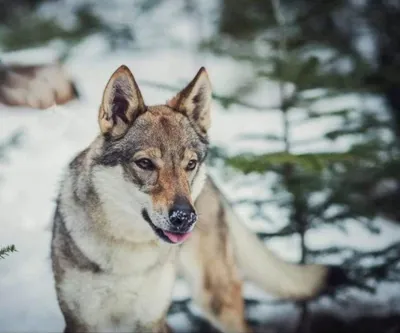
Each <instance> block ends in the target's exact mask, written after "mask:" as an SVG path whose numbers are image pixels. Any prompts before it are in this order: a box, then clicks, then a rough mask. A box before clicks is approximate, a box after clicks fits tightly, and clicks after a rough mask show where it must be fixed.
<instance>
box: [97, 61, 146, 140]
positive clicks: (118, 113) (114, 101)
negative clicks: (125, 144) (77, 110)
mask: <svg viewBox="0 0 400 333" xmlns="http://www.w3.org/2000/svg"><path fill="white" fill-rule="evenodd" d="M145 111H146V106H145V104H144V101H143V97H142V94H141V93H140V90H139V87H138V85H137V83H136V81H135V79H134V77H133V75H132V73H131V71H130V70H129V68H128V67H126V66H125V65H122V66H120V67H119V68H118V69H117V70H116V71H115V72H114V74H113V75H112V76H111V78H110V80H109V81H108V83H107V86H106V88H105V89H104V93H103V101H102V103H101V106H100V111H99V125H100V130H101V132H102V133H103V134H104V135H107V136H110V137H112V138H120V137H122V136H123V135H124V134H125V133H126V132H127V131H128V129H129V127H130V126H131V125H132V123H133V122H134V121H135V119H136V118H137V117H138V116H140V115H141V114H142V113H144V112H145Z"/></svg>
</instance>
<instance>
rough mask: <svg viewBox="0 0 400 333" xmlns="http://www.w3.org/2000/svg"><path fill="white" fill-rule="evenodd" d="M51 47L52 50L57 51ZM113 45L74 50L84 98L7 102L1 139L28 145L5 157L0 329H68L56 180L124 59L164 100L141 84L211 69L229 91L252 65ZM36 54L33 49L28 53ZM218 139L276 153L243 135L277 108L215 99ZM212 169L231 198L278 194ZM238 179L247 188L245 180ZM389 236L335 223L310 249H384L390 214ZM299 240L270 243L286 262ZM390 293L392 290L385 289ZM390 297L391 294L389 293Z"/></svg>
mask: <svg viewBox="0 0 400 333" xmlns="http://www.w3.org/2000/svg"><path fill="white" fill-rule="evenodd" d="M52 47H54V49H53V48H52ZM57 47H58V46H57V45H56V46H54V44H53V46H51V45H50V46H49V47H44V48H41V49H34V50H26V51H21V52H19V53H10V54H7V55H1V57H2V59H7V61H23V59H24V58H25V59H29V60H30V61H31V60H32V61H33V59H36V60H35V61H38V62H41V61H43V62H45V61H47V60H49V59H50V60H51V59H53V57H54V54H56V53H57V52H58V51H59V50H58V49H57ZM106 49H107V48H106V43H105V41H104V40H103V39H102V37H101V36H92V37H90V38H87V39H86V40H85V41H84V42H82V43H81V44H79V45H77V46H76V47H75V48H74V49H73V50H72V52H71V57H70V58H69V60H68V62H67V64H66V69H67V71H68V72H69V73H70V74H71V76H72V77H73V78H74V80H76V82H77V85H78V88H79V89H80V91H81V95H82V97H81V99H80V100H79V101H74V102H71V103H69V104H67V105H64V106H54V107H51V108H49V109H48V110H44V111H38V110H33V109H29V108H6V107H3V108H1V109H0V119H1V120H0V140H2V139H4V138H6V137H7V136H8V135H10V134H12V133H14V131H16V130H19V129H23V131H24V136H23V138H22V145H21V146H20V147H17V148H15V149H13V150H11V151H10V152H9V154H8V156H7V160H6V162H4V163H2V164H0V177H1V178H0V212H1V225H2V229H1V234H0V244H2V245H7V244H15V245H16V247H17V249H18V253H14V254H12V255H11V256H9V257H8V258H6V259H5V260H2V261H0V331H9V332H11V331H12V332H43V331H47V332H50V331H52V332H55V331H60V330H61V329H62V326H63V322H62V317H61V314H60V312H59V310H58V306H57V302H56V295H55V291H54V283H53V278H52V274H51V269H50V260H49V249H50V235H51V230H50V228H51V219H52V214H53V210H54V207H55V202H54V200H55V198H56V196H57V190H58V185H59V181H60V178H61V175H62V172H63V170H64V169H65V166H66V164H67V163H68V161H69V160H70V159H71V158H72V157H73V156H74V155H75V154H76V153H77V152H79V151H80V150H82V149H83V148H84V147H86V146H87V145H88V144H90V142H91V140H92V139H93V138H94V136H95V135H96V134H97V133H98V127H97V126H98V125H97V110H98V106H99V103H100V99H101V95H102V91H103V88H104V86H105V83H106V81H107V80H108V78H109V76H110V75H111V73H112V72H113V71H114V70H115V69H116V68H117V67H118V66H120V65H121V64H126V65H128V66H129V67H130V68H131V70H132V71H133V73H134V75H135V77H136V80H137V82H138V84H139V86H140V87H141V90H142V93H143V95H144V98H145V101H146V102H147V103H148V104H158V103H164V102H165V101H166V100H167V99H169V98H170V97H172V96H173V93H171V92H169V91H166V90H162V89H158V88H154V87H151V86H149V85H145V84H143V85H142V84H141V82H142V81H143V82H144V81H154V82H160V83H165V84H168V85H171V86H180V87H182V88H183V86H184V85H185V84H186V83H187V82H188V81H189V80H190V79H191V78H192V77H193V76H194V75H195V74H196V72H197V71H198V69H199V68H200V67H201V66H205V67H206V68H207V71H208V73H209V76H210V79H211V81H212V83H213V87H214V90H215V91H216V92H218V93H219V94H224V93H228V92H229V91H230V89H232V85H231V84H230V82H233V81H237V80H240V78H241V77H242V75H244V73H245V72H246V69H247V67H246V64H243V66H241V65H238V64H237V63H235V62H234V61H233V60H232V59H229V58H223V57H218V56H213V55H210V54H202V53H198V54H196V56H194V55H193V52H192V51H190V50H182V49H174V48H164V49H160V50H158V51H157V52H153V51H149V50H147V51H146V50H144V51H140V50H135V51H134V52H133V51H124V52H123V51H114V52H108V53H107V52H106ZM27 55H29V56H27ZM247 100H249V101H253V102H254V103H256V104H262V105H270V106H273V105H276V104H274V103H276V101H277V91H276V89H272V88H271V89H265V87H264V88H263V89H258V90H257V91H256V92H254V93H253V94H251V95H249V96H248V97H247ZM212 118H213V125H212V128H211V133H210V137H211V141H212V142H213V143H214V144H220V145H223V146H224V147H226V148H227V149H228V151H229V152H238V151H246V150H247V151H253V152H259V151H276V150H279V149H280V148H281V147H280V146H279V145H277V144H275V143H270V144H266V143H265V142H263V141H257V140H239V139H238V138H240V136H241V135H244V134H246V133H249V132H252V133H269V134H277V135H279V134H280V133H281V119H280V117H279V114H277V113H274V112H273V111H271V112H259V111H252V110H249V109H246V108H244V107H237V106H232V107H231V108H230V109H229V110H228V111H226V110H224V109H223V108H222V107H221V106H220V105H219V104H218V102H214V109H213V115H212ZM335 125H336V123H335V122H334V121H333V120H328V121H326V120H324V121H322V120H315V121H313V122H312V124H311V125H304V126H303V125H302V126H299V127H297V128H296V130H295V133H294V135H295V138H296V139H298V140H300V139H307V138H310V137H311V138H312V137H315V136H317V135H319V133H321V132H322V131H325V130H326V129H328V128H333V127H334V126H335ZM347 145H348V142H342V143H340V144H338V143H337V142H328V141H325V142H323V143H321V144H319V145H318V146H317V147H312V146H307V147H304V149H307V151H310V150H313V149H315V150H320V149H326V150H329V149H338V150H342V149H345V148H346V147H347ZM211 173H212V175H213V176H214V177H215V178H216V181H217V183H218V185H219V186H220V187H221V188H222V189H223V191H224V193H226V195H227V197H228V198H229V199H230V200H236V199H239V198H243V197H245V196H248V195H252V196H254V197H260V196H261V197H266V198H269V197H272V196H273V194H272V192H271V191H270V190H269V188H268V187H267V185H268V184H269V183H270V182H271V178H268V177H267V178H266V181H265V182H263V183H262V184H260V185H257V186H254V185H251V186H250V185H247V186H244V185H246V183H247V180H249V179H251V178H252V177H253V178H254V175H249V176H246V177H238V176H237V177H234V178H232V177H229V178H228V181H227V180H226V179H225V178H224V176H223V173H222V171H221V170H218V169H215V168H214V169H212V170H211ZM239 185H240V186H239ZM237 213H238V214H239V215H240V216H241V217H242V218H243V219H244V221H245V223H247V224H248V225H249V227H252V228H254V229H257V230H260V229H261V228H264V229H265V230H269V229H268V228H271V229H276V228H277V227H278V226H279V225H280V224H281V222H280V221H282V223H283V221H285V219H286V218H287V212H286V211H285V210H284V209H281V208H279V207H276V206H271V207H269V210H268V215H270V216H271V219H272V220H274V221H277V222H276V224H274V225H270V226H265V223H264V225H263V224H262V223H261V221H250V215H251V209H250V208H249V207H248V206H245V205H240V206H239V207H238V209H237ZM379 222H381V224H382V225H383V228H382V233H381V234H379V235H371V234H369V233H367V232H366V231H365V230H364V229H363V228H361V227H360V226H357V225H355V224H354V223H353V222H351V221H349V223H348V224H349V231H348V233H347V234H343V233H341V232H338V231H337V230H333V229H331V228H328V227H326V228H324V229H322V230H321V231H312V232H310V234H309V236H308V237H307V241H308V242H309V243H310V245H312V247H316V248H317V247H320V246H325V245H327V244H336V245H337V244H339V245H352V246H356V247H359V248H379V247H381V246H383V245H385V244H387V243H388V242H389V241H394V240H399V239H400V230H399V228H398V227H395V226H394V225H393V224H392V223H390V222H389V221H379ZM298 244H299V240H298V239H297V237H288V238H282V239H276V240H272V241H270V242H268V246H269V247H270V248H271V249H272V250H274V251H276V252H277V253H278V254H279V255H281V256H283V257H284V258H286V259H288V260H297V259H298V258H299V252H298V248H299V246H298ZM380 290H382V292H381V293H378V296H377V297H376V298H377V299H378V300H379V301H380V302H381V304H385V302H386V301H387V297H386V296H387V295H390V294H391V293H393V289H390V286H383V287H382V288H381V289H380ZM245 294H246V295H247V296H250V297H254V298H260V297H261V298H265V299H268V298H269V296H268V295H265V294H263V292H262V291H260V290H258V289H257V288H256V287H254V286H252V285H250V284H246V286H245ZM385 295H386V296H385ZM188 296H189V289H188V288H187V286H186V285H185V284H184V283H182V282H179V283H177V284H176V286H175V289H174V297H175V298H177V299H182V298H185V297H188ZM385 297H386V298H385ZM283 309H286V310H288V311H289V310H290V309H292V310H293V306H292V305H288V304H281V305H279V304H278V305H276V304H272V305H271V304H263V305H260V306H258V307H256V308H255V309H254V311H250V313H249V316H250V317H262V318H268V317H270V318H272V317H274V316H276V315H278V314H279V313H280V312H279V311H283ZM169 321H170V322H171V324H172V325H173V326H174V327H176V328H181V329H183V328H184V327H186V326H185V325H187V318H185V317H184V316H183V315H182V314H177V315H173V316H171V317H170V318H169Z"/></svg>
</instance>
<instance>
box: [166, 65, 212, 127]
mask: <svg viewBox="0 0 400 333" xmlns="http://www.w3.org/2000/svg"><path fill="white" fill-rule="evenodd" d="M211 99H212V88H211V82H210V80H209V78H208V75H207V72H206V69H205V68H204V67H202V68H200V70H199V71H198V72H197V74H196V76H195V77H194V79H193V80H192V81H191V82H190V83H189V84H188V85H187V86H186V88H185V89H183V90H182V91H181V92H180V93H178V94H177V95H176V96H175V97H174V98H172V99H171V100H169V101H168V102H167V105H168V106H169V107H171V108H173V109H175V110H177V111H179V112H181V113H183V114H185V115H186V116H187V117H188V118H189V119H190V120H191V121H192V123H193V124H194V125H195V126H196V127H197V128H198V130H199V131H200V133H201V134H203V135H206V134H207V131H208V129H209V128H210V125H211V115H210V108H211Z"/></svg>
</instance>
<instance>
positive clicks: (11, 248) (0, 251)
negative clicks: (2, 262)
mask: <svg viewBox="0 0 400 333" xmlns="http://www.w3.org/2000/svg"><path fill="white" fill-rule="evenodd" d="M13 252H17V249H16V248H15V245H8V246H6V247H2V248H0V259H4V258H5V257H6V256H8V255H10V253H13Z"/></svg>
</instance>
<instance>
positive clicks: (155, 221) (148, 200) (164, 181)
mask: <svg viewBox="0 0 400 333" xmlns="http://www.w3.org/2000/svg"><path fill="white" fill-rule="evenodd" d="M210 104H211V84H210V81H209V79H208V75H207V73H206V70H205V69H204V68H201V69H200V70H199V72H198V73H197V75H196V76H195V77H194V79H193V80H192V81H191V82H190V83H189V84H188V85H187V86H186V88H184V89H183V90H182V91H181V92H179V93H178V94H177V95H176V96H175V97H173V98H172V99H171V100H169V101H168V102H167V103H166V104H165V105H155V106H147V105H146V104H145V103H144V100H143V97H142V94H141V92H140V90H139V87H138V85H137V83H136V81H135V79H134V77H133V75H132V73H131V72H130V70H129V69H128V68H127V67H126V66H121V67H119V68H118V69H117V70H116V71H115V72H114V74H113V75H112V76H111V78H110V80H109V81H108V83H107V86H106V88H105V90H104V94H103V100H102V103H101V106H100V112H99V118H98V120H99V125H100V129H101V133H102V147H101V149H99V150H100V151H101V153H100V154H99V155H98V156H97V157H96V161H97V162H96V171H95V174H96V183H97V184H99V183H102V184H103V185H101V186H100V187H101V191H102V192H107V193H106V194H104V193H103V194H102V193H99V195H100V199H101V201H102V203H103V204H105V202H109V201H111V202H113V204H112V205H113V207H114V208H113V210H114V214H113V216H118V214H120V215H121V214H122V215H123V214H125V213H127V212H131V215H132V216H131V222H129V221H128V223H132V224H134V223H135V224H137V223H138V220H140V221H141V224H142V225H145V227H143V226H142V225H141V226H137V225H135V228H138V227H139V229H141V230H142V232H143V233H144V234H146V235H148V234H149V233H148V232H149V230H150V232H151V235H152V237H155V236H154V235H157V236H158V237H160V238H161V239H163V240H165V241H167V242H169V243H181V242H183V241H184V240H185V239H187V238H188V236H189V235H190V233H191V231H192V230H193V228H194V225H195V223H196V220H197V213H196V210H195V208H194V200H195V199H196V197H197V196H198V195H199V193H200V191H201V188H202V186H203V183H204V180H205V170H204V168H205V166H204V160H205V157H206V153H207V142H208V141H207V131H208V129H209V127H210ZM105 196H106V197H105ZM115 207H119V208H118V209H120V211H117V210H118V209H116V208H115ZM125 216H126V214H125ZM139 216H140V217H139ZM125 220H127V218H125ZM143 220H144V221H146V222H143ZM149 226H150V228H149ZM144 228H147V229H146V230H145V229H144Z"/></svg>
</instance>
